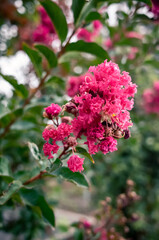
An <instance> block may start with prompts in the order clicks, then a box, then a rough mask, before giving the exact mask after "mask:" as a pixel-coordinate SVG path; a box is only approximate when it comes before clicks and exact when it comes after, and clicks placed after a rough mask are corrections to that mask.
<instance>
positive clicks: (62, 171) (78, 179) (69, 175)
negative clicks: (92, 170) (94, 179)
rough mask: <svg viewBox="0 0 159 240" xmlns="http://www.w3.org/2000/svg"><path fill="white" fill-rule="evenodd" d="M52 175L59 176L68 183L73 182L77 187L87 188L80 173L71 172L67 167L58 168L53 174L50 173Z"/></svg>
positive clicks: (84, 179)
mask: <svg viewBox="0 0 159 240" xmlns="http://www.w3.org/2000/svg"><path fill="white" fill-rule="evenodd" d="M52 174H53V175H55V176H60V177H62V178H64V179H66V180H68V181H70V182H73V183H75V184H77V185H79V186H82V187H88V186H89V185H88V182H87V180H86V178H85V176H84V175H83V174H82V173H79V172H72V171H71V170H70V169H69V168H67V167H60V168H58V169H57V170H55V171H54V172H52Z"/></svg>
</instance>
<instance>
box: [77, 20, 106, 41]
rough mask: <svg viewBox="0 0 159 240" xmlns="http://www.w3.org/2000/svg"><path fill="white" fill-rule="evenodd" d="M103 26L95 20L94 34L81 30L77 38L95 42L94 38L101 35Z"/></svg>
mask: <svg viewBox="0 0 159 240" xmlns="http://www.w3.org/2000/svg"><path fill="white" fill-rule="evenodd" d="M102 26H103V25H102V24H101V22H100V21H99V20H95V21H93V32H90V31H88V30H87V29H85V28H80V29H79V30H78V32H77V38H78V39H80V40H84V41H86V42H93V41H94V38H95V37H97V36H98V35H99V33H100V30H101V28H102Z"/></svg>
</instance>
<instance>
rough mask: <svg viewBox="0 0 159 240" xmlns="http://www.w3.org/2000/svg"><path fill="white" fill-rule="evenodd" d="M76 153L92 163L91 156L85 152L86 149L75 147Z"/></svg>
mask: <svg viewBox="0 0 159 240" xmlns="http://www.w3.org/2000/svg"><path fill="white" fill-rule="evenodd" d="M76 152H78V153H80V154H81V155H83V156H85V157H87V158H88V159H89V160H90V161H91V162H92V163H94V159H93V158H92V156H91V155H90V154H89V153H88V152H87V151H86V149H84V148H81V147H76Z"/></svg>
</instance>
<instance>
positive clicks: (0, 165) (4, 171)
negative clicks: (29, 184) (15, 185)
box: [0, 157, 10, 176]
mask: <svg viewBox="0 0 159 240" xmlns="http://www.w3.org/2000/svg"><path fill="white" fill-rule="evenodd" d="M0 175H1V176H3V175H6V176H9V175H10V174H9V165H8V159H6V158H3V157H0Z"/></svg>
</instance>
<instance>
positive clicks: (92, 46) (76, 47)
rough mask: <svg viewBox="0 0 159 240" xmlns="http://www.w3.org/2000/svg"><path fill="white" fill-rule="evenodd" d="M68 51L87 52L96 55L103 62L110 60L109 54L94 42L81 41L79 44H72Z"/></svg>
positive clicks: (67, 48)
mask: <svg viewBox="0 0 159 240" xmlns="http://www.w3.org/2000/svg"><path fill="white" fill-rule="evenodd" d="M66 51H79V52H86V53H90V54H92V55H95V56H96V57H99V58H101V59H103V60H105V59H108V60H110V57H109V55H108V53H107V52H106V51H105V50H104V49H103V48H102V47H101V46H99V45H98V44H97V43H94V42H85V41H83V40H79V41H77V42H74V43H70V44H69V45H68V46H67V47H66Z"/></svg>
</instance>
